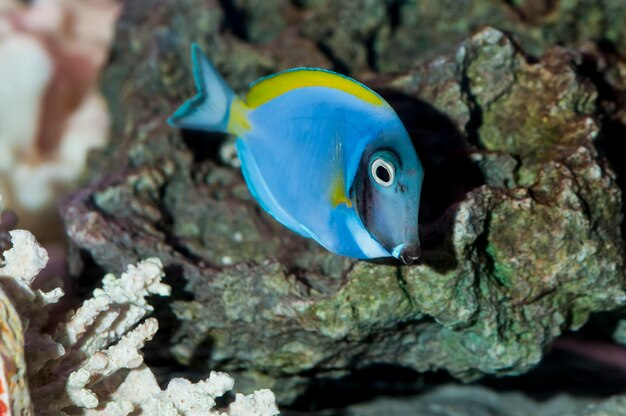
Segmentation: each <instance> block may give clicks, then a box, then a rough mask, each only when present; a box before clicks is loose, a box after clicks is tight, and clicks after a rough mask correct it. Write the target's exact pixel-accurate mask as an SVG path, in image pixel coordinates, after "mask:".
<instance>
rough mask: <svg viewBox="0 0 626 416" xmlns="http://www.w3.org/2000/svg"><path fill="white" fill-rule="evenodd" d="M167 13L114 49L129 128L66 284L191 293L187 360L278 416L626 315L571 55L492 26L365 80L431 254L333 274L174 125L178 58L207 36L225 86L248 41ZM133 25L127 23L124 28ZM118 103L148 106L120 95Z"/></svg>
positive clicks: (590, 100) (79, 199) (181, 86)
mask: <svg viewBox="0 0 626 416" xmlns="http://www.w3.org/2000/svg"><path fill="white" fill-rule="evenodd" d="M209 3H210V2H209ZM159 4H160V7H157V8H155V9H154V10H153V11H151V13H152V14H151V15H150V16H151V17H152V20H150V19H149V18H148V19H147V21H148V22H149V23H140V24H139V30H138V31H132V30H129V29H128V28H126V29H122V30H121V31H120V32H119V36H118V41H117V44H116V47H115V50H116V53H117V56H122V55H124V59H123V60H122V59H120V60H118V61H116V60H114V61H113V62H112V64H111V66H110V68H109V69H108V73H107V76H105V79H106V80H107V81H106V83H105V86H104V88H105V91H109V96H110V97H111V100H112V102H113V103H115V102H116V100H121V104H119V105H121V110H120V111H121V112H122V113H123V115H122V114H118V115H117V119H116V126H117V127H116V130H115V133H116V134H117V135H118V137H117V138H116V140H114V147H112V148H111V149H109V153H110V154H111V155H113V157H112V158H111V161H110V162H103V161H101V162H100V163H101V166H102V168H101V169H100V170H99V174H98V176H99V177H100V179H97V180H95V181H94V182H93V183H92V184H91V185H90V186H88V187H87V188H85V189H83V190H81V191H79V192H77V193H76V194H74V195H73V196H71V197H70V198H68V199H67V201H66V202H65V203H64V206H63V215H64V218H65V221H66V224H67V230H68V234H69V237H70V239H71V241H72V244H73V246H74V252H75V253H77V255H75V256H74V257H73V262H72V268H73V271H74V272H75V273H79V272H80V271H81V266H82V265H81V261H82V260H85V259H88V260H89V261H93V262H94V263H95V264H96V265H97V266H99V267H101V268H103V269H105V270H107V271H120V270H121V268H122V267H124V265H126V264H128V263H132V262H135V261H137V260H138V259H139V258H142V257H148V256H158V257H160V258H161V259H162V261H163V263H164V265H165V269H166V270H167V271H168V273H169V278H170V279H176V283H177V285H178V286H179V287H181V286H183V285H184V288H185V293H183V291H182V290H180V293H179V295H178V298H179V300H178V301H176V302H174V304H173V306H172V308H173V311H174V314H175V317H176V319H177V320H178V321H179V323H178V324H179V325H180V326H179V328H178V329H177V333H176V339H175V341H174V342H175V345H174V346H173V351H174V354H175V356H176V358H177V359H178V360H179V361H180V362H182V363H186V364H193V365H194V366H195V367H198V366H201V367H203V368H207V369H208V368H214V367H216V366H218V367H221V368H223V369H225V370H227V371H229V372H231V373H234V374H237V375H238V376H239V379H240V380H244V379H245V380H248V383H249V387H250V388H254V387H256V388H258V387H260V386H263V387H271V388H272V389H273V390H274V391H275V392H276V393H277V394H278V395H279V397H280V398H281V399H282V400H283V401H284V400H290V399H293V397H294V395H296V394H297V393H298V392H299V391H302V389H303V388H305V387H306V384H307V380H308V379H309V378H311V377H338V376H341V375H343V374H346V373H347V372H349V371H350V370H353V369H355V368H359V367H365V366H368V365H370V364H375V363H389V364H400V365H405V366H409V367H411V368H414V369H417V370H419V371H427V370H435V369H445V370H448V371H449V372H451V373H452V374H454V375H455V376H457V377H459V378H462V379H464V380H469V379H473V378H476V377H479V376H480V375H483V374H496V375H506V374H519V373H521V372H524V371H527V370H528V369H530V368H531V367H533V366H534V365H535V364H537V363H538V362H539V361H540V359H541V357H542V354H543V351H544V348H545V347H546V346H547V345H548V344H549V342H550V341H551V340H553V339H554V338H555V337H556V336H557V335H559V334H560V333H561V332H562V331H564V330H566V329H572V328H573V329H576V328H579V327H580V326H581V325H582V324H584V322H585V321H586V319H587V317H588V315H589V314H590V313H592V312H594V311H602V310H610V309H613V308H616V307H618V306H620V305H622V304H623V303H624V300H625V296H624V293H623V281H624V265H623V261H624V258H623V257H624V248H623V243H622V236H621V234H620V224H621V221H622V214H621V209H622V200H621V194H620V190H619V188H618V186H617V184H616V180H615V176H614V174H613V173H612V171H611V169H610V167H609V166H608V164H607V162H606V160H605V159H604V158H603V157H602V156H600V155H599V154H598V152H597V150H596V149H595V142H594V140H595V138H596V135H597V132H598V129H599V122H600V120H599V119H598V118H597V116H596V113H595V97H596V90H595V88H594V86H593V84H592V83H591V82H589V81H588V80H587V79H585V78H584V77H581V76H580V75H579V74H578V73H577V72H576V67H577V65H579V63H580V56H579V55H578V54H577V53H576V52H573V51H571V50H568V49H563V48H554V49H550V50H549V51H548V52H547V53H546V54H545V55H544V57H543V58H541V59H540V60H539V61H538V62H531V61H529V60H528V59H527V58H526V56H525V55H524V53H523V51H522V50H521V49H520V47H519V46H517V45H516V44H515V42H514V41H513V40H512V39H511V38H510V37H509V36H507V35H505V34H504V33H502V32H500V31H497V30H495V29H490V28H486V29H483V30H482V31H479V32H477V33H476V34H474V35H473V36H472V37H470V38H469V39H467V40H466V41H464V42H463V43H462V44H461V46H460V47H459V48H458V49H457V50H456V52H455V53H452V54H448V55H444V56H440V57H438V58H436V59H434V60H432V61H430V62H426V63H424V64H422V65H420V66H418V67H416V68H414V69H413V70H411V71H409V72H407V73H405V74H401V75H398V76H396V77H393V78H391V79H389V78H385V79H383V78H381V79H374V80H373V82H374V83H376V84H377V85H380V87H381V92H383V94H384V95H385V96H386V97H388V98H389V101H390V102H391V104H392V105H393V106H394V107H395V108H397V110H398V112H399V114H400V116H401V117H402V118H403V119H404V120H405V122H406V124H407V127H408V128H409V130H410V132H411V135H412V137H413V138H414V140H415V142H416V146H417V147H418V152H419V153H420V155H421V157H422V161H423V162H424V164H425V169H426V172H427V177H426V182H425V188H424V196H423V199H424V205H423V210H422V211H423V222H424V226H423V227H422V230H423V231H424V236H423V237H424V248H425V250H424V256H423V259H422V261H421V262H420V263H419V264H417V265H415V266H412V267H399V266H397V265H393V264H376V263H368V262H356V261H352V260H349V259H343V258H338V257H336V256H334V255H332V254H330V253H327V252H325V251H324V250H323V249H320V248H319V247H316V245H315V244H312V243H311V242H309V241H306V240H303V239H302V238H300V237H298V236H296V235H293V234H292V233H290V232H289V231H287V230H285V229H283V228H282V227H280V226H279V225H277V224H276V223H275V222H274V221H273V220H272V219H271V218H269V217H268V216H266V215H265V214H264V213H262V212H261V211H260V210H259V209H258V207H257V206H256V205H255V203H254V201H253V200H252V198H251V197H250V196H249V194H248V193H247V190H246V188H245V185H244V183H243V179H242V178H241V176H240V174H239V172H238V171H237V170H234V169H232V168H229V167H225V166H221V165H220V164H219V162H216V160H217V159H218V158H217V156H216V155H217V154H218V153H219V152H218V151H217V149H216V148H217V146H216V145H215V144H214V143H215V142H211V140H215V138H211V137H206V136H205V135H203V134H199V133H196V134H191V133H184V134H183V135H182V137H181V135H180V134H179V133H178V132H175V131H172V130H171V129H170V128H169V127H167V126H166V125H165V123H164V118H165V115H166V114H168V113H169V112H170V111H171V110H172V109H173V108H174V107H175V105H176V104H175V103H178V102H179V101H180V99H181V97H183V96H184V95H186V94H188V93H189V89H190V88H191V82H190V77H189V74H188V71H184V70H183V69H184V68H185V67H184V66H180V64H179V63H180V62H181V61H182V62H186V51H183V50H179V46H180V45H186V44H188V43H189V41H191V40H192V39H193V37H194V36H195V35H197V34H198V33H205V32H204V31H205V30H206V36H205V37H203V39H208V41H207V43H210V44H215V45H216V47H215V48H209V50H212V51H213V54H215V57H216V58H217V59H216V62H217V64H218V65H224V66H225V68H227V67H226V65H227V64H226V62H228V61H229V60H236V59H235V58H232V56H231V57H229V56H228V54H227V53H226V52H225V51H226V50H227V49H228V48H226V47H224V44H229V45H235V44H236V45H241V40H239V39H237V38H230V37H228V36H226V37H223V36H222V35H221V34H219V31H218V30H217V29H216V28H215V27H214V26H212V25H210V24H208V23H207V24H208V26H206V25H205V26H206V27H205V26H201V27H200V26H194V25H193V24H191V23H190V22H191V20H186V19H188V17H185V16H187V14H184V13H187V12H189V13H191V10H187V11H185V12H184V13H183V14H181V13H182V12H178V11H173V10H172V8H171V7H170V6H167V5H165V4H164V3H163V4H162V3H159ZM241 4H244V3H241ZM168 13H173V14H174V17H173V18H172V17H170V18H168V17H167V15H168ZM177 13H178V14H177ZM198 13H200V14H202V13H204V14H206V16H205V17H206V18H201V17H202V16H204V14H203V15H202V16H199V17H198V19H199V21H200V22H211V21H212V20H211V14H210V13H208V12H205V11H201V12H198ZM150 16H149V17H150ZM124 19H125V20H124ZM133 19H136V16H135V17H133V14H132V11H129V12H127V15H126V17H125V18H123V24H126V25H129V26H130V27H134V26H133V22H134V20H133ZM170 20H173V22H174V28H168V29H165V27H166V26H164V25H163V23H162V22H163V21H170ZM194 22H195V20H194ZM153 26H157V27H159V28H161V31H159V30H157V32H156V33H157V36H156V38H155V40H154V41H153V44H152V46H151V50H150V53H148V52H147V51H146V50H145V48H142V47H140V45H141V42H142V40H141V39H142V38H141V36H147V35H146V33H148V32H149V33H153V32H154V27H153ZM121 27H122V28H123V27H124V26H123V25H122V26H121ZM133 41H134V42H135V43H133ZM220 45H221V46H220ZM245 47H247V46H245ZM251 50H252V49H251ZM254 51H255V52H253V53H251V54H250V56H248V57H246V58H245V59H243V58H242V61H241V63H239V64H237V63H234V62H232V63H230V65H231V66H230V67H228V68H230V69H231V71H230V72H228V71H227V77H228V78H229V80H230V79H231V77H232V78H237V81H238V82H240V83H241V82H243V80H244V79H247V80H251V79H253V78H254V77H251V75H252V73H253V72H254V71H256V70H258V69H259V68H260V65H261V64H260V63H261V62H262V61H263V59H262V58H261V55H260V54H259V53H258V52H256V51H258V49H255V50H254ZM125 54H129V55H125ZM219 54H222V55H219ZM129 57H130V58H129ZM128 59H132V60H133V64H132V66H133V67H134V68H135V70H133V71H131V70H130V66H129V64H128ZM183 59H184V60H183ZM250 68H252V70H251V71H250V70H249V69H250ZM145 71H148V72H147V73H146V72H145ZM121 85H136V87H133V88H138V89H139V88H146V90H143V91H142V93H141V94H130V93H126V94H125V95H122V96H120V94H119V92H120V89H119V88H120V86H121ZM116 91H117V92H116ZM115 97H117V98H115ZM426 103H427V104H426ZM116 105H117V104H116ZM424 114H427V115H428V116H427V117H425V116H424ZM431 116H435V117H431ZM123 126H127V127H125V128H123ZM107 163H108V165H107ZM107 172H111V173H107ZM178 324H177V325H178Z"/></svg>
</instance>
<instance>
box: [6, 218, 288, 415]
mask: <svg viewBox="0 0 626 416" xmlns="http://www.w3.org/2000/svg"><path fill="white" fill-rule="evenodd" d="M10 234H11V241H12V243H13V248H11V249H10V250H7V251H6V252H5V253H4V259H5V261H4V264H3V266H2V267H0V275H1V276H4V278H3V279H2V280H1V281H0V295H4V294H5V292H6V293H7V295H6V296H0V304H2V305H0V306H4V308H0V311H3V310H4V311H8V312H7V313H10V312H11V310H13V309H12V308H13V305H15V310H16V312H14V313H13V314H12V316H13V318H11V319H12V321H10V320H9V318H6V321H5V322H8V323H11V324H12V330H13V333H16V335H15V336H13V338H12V340H13V344H15V345H16V347H15V346H14V347H13V348H12V350H11V354H12V355H11V356H10V357H8V359H10V364H11V365H14V366H15V365H16V363H17V367H18V370H17V372H16V374H18V375H19V374H21V375H22V378H21V379H20V378H19V377H18V378H15V377H14V380H13V381H12V383H13V384H12V385H11V386H12V389H9V390H8V393H7V394H5V396H7V397H4V396H0V400H3V399H4V400H6V401H8V402H9V403H11V405H12V409H13V413H18V412H19V414H31V413H32V407H33V406H34V409H35V412H36V414H38V415H61V416H62V415H68V414H72V415H85V416H105V415H106V416H126V415H130V414H142V415H146V416H150V415H159V416H196V415H197V416H200V415H203V416H205V415H208V416H217V415H219V416H251V415H255V416H272V415H277V414H278V413H279V412H278V409H277V407H276V402H275V398H274V394H273V393H272V392H271V391H269V390H261V391H257V392H255V393H253V394H250V395H242V394H237V395H236V399H235V401H234V402H233V403H232V404H231V405H230V406H229V407H228V409H225V410H218V409H215V406H216V402H215V399H216V398H217V397H220V396H222V395H223V394H224V393H225V392H226V391H228V390H231V389H232V388H233V385H234V380H233V379H232V378H231V377H230V376H229V375H227V374H224V373H217V372H213V373H211V375H210V376H209V378H208V379H207V380H204V381H200V382H198V383H191V382H190V381H188V380H185V379H182V378H177V379H173V380H172V381H171V382H170V383H169V385H168V387H167V388H166V389H165V390H161V389H160V387H159V385H158V383H157V381H156V378H155V376H154V374H153V373H152V371H151V370H150V369H149V368H148V367H147V366H146V365H145V363H144V361H143V356H142V354H141V351H140V350H141V348H142V347H143V346H144V344H145V343H146V342H147V341H149V340H150V339H152V337H153V336H154V334H155V333H156V331H157V329H158V322H157V320H156V319H154V318H148V319H145V320H144V318H145V317H146V315H148V314H149V313H151V312H152V310H153V308H152V306H150V305H149V304H148V303H147V301H146V297H148V296H151V295H161V296H168V295H169V294H170V291H171V288H170V287H169V286H168V285H166V284H164V283H162V282H161V278H162V277H163V267H162V264H161V261H160V260H159V259H157V258H150V259H147V260H144V261H142V262H140V263H138V264H137V265H136V266H133V265H130V266H128V269H127V271H126V272H125V273H123V274H122V275H121V276H120V277H119V278H117V277H115V276H114V275H112V274H108V275H106V276H105V277H104V278H103V280H102V288H99V289H96V290H94V292H93V297H92V298H91V299H88V300H86V301H85V302H84V303H83V304H82V306H81V307H80V308H78V309H77V310H76V311H75V312H73V313H72V314H71V315H70V316H69V317H68V319H67V320H66V321H65V322H61V323H60V324H58V325H57V326H56V330H55V331H54V333H53V334H52V335H50V334H47V333H45V332H44V330H43V329H44V328H45V327H47V326H49V325H50V322H49V318H48V316H49V315H48V308H49V307H50V305H53V304H55V303H56V302H57V301H58V300H59V298H60V297H61V296H62V295H63V291H62V290H61V289H60V288H56V289H53V290H52V291H50V292H43V291H41V290H34V289H33V288H32V282H33V281H34V279H35V277H36V276H37V274H38V273H39V271H40V270H41V269H42V268H43V267H45V265H46V262H47V260H48V256H47V253H46V251H45V250H44V249H43V248H42V247H41V246H40V245H39V244H38V243H37V241H36V240H35V238H34V237H33V236H32V234H30V233H29V232H28V231H21V230H16V231H12V232H11V233H10ZM5 315H6V313H5ZM24 332H25V333H24ZM2 341H4V342H3V344H2V345H0V346H3V345H8V344H7V341H6V340H4V339H2ZM22 343H24V347H22V345H21V344H22ZM4 364H5V362H4V361H2V362H0V370H2V371H0V373H1V374H0V383H5V384H8V383H9V380H7V379H6V377H4V376H5V372H4V371H3V366H4ZM25 367H27V368H28V372H27V377H26V369H25ZM26 378H27V379H28V384H30V386H27V384H26ZM29 387H30V388H29ZM29 393H30V394H29ZM18 396H19V397H18ZM30 397H32V402H33V404H32V405H31V404H30ZM17 400H20V402H19V403H17V402H16V401H17ZM0 405H1V402H0Z"/></svg>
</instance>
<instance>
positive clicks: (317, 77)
mask: <svg viewBox="0 0 626 416" xmlns="http://www.w3.org/2000/svg"><path fill="white" fill-rule="evenodd" d="M304 87H328V88H334V89H337V90H340V91H344V92H346V93H348V94H351V95H353V96H355V97H357V98H359V99H361V100H363V101H366V102H368V103H370V104H373V105H376V106H381V105H384V104H385V100H383V99H382V98H381V97H380V95H378V94H376V93H375V92H374V91H372V90H371V89H369V88H368V87H366V86H365V85H363V84H361V83H360V82H358V81H355V80H353V79H352V78H348V77H346V76H344V75H340V74H337V73H336V72H332V71H328V70H326V69H320V68H294V69H288V70H286V71H283V72H279V73H277V74H274V75H270V76H267V77H265V78H261V79H259V80H258V81H256V82H254V83H253V84H252V85H251V88H250V91H249V92H248V95H247V97H246V104H247V105H248V107H250V108H255V107H258V106H260V105H262V104H265V103H266V102H268V101H270V100H272V99H274V98H276V97H278V96H279V95H282V94H284V93H286V92H288V91H291V90H294V89H297V88H304Z"/></svg>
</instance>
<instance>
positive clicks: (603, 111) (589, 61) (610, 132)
mask: <svg viewBox="0 0 626 416" xmlns="http://www.w3.org/2000/svg"><path fill="white" fill-rule="evenodd" d="M598 48H599V50H600V53H603V54H605V57H604V58H605V59H608V60H610V59H618V58H617V55H616V48H615V45H614V44H612V43H611V42H608V41H606V40H605V41H602V42H600V43H598ZM600 58H602V57H599V56H595V55H589V54H586V55H583V61H582V62H581V64H580V65H579V66H578V67H577V68H576V69H577V72H578V73H579V74H580V75H581V76H582V77H585V78H587V79H589V80H590V81H591V82H592V83H593V85H594V86H595V87H596V89H597V91H598V98H597V110H596V111H597V113H598V115H599V116H600V117H601V128H600V132H599V133H598V137H597V139H596V140H595V141H594V142H593V144H594V145H595V148H596V150H597V151H598V153H599V154H600V156H601V157H604V158H606V160H608V162H609V164H610V166H611V168H612V169H613V171H614V172H615V174H616V176H617V184H618V186H619V188H620V190H621V192H622V216H623V217H625V218H626V163H624V155H626V140H625V139H624V138H626V125H625V124H623V123H621V122H620V121H618V120H616V119H614V118H613V117H612V116H613V113H614V112H615V111H616V110H617V109H623V108H626V97H624V95H623V94H620V93H618V92H617V91H615V88H614V87H613V86H612V85H611V84H609V82H608V81H607V79H606V74H605V73H604V72H603V71H602V70H600V69H599V68H598V59H600ZM622 236H626V221H622Z"/></svg>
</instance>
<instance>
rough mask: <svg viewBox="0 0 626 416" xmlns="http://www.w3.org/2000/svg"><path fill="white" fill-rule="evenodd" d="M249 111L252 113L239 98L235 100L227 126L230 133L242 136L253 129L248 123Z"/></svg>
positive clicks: (231, 105) (231, 106)
mask: <svg viewBox="0 0 626 416" xmlns="http://www.w3.org/2000/svg"><path fill="white" fill-rule="evenodd" d="M248 111H250V109H249V108H248V107H247V106H246V104H245V103H244V102H243V101H241V100H240V99H239V98H238V97H235V98H234V99H233V102H232V103H231V104H230V111H229V117H228V125H227V131H228V132H229V133H231V134H234V135H236V136H241V135H242V134H244V133H246V132H247V131H249V130H250V129H251V128H252V126H250V122H249V121H248Z"/></svg>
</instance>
